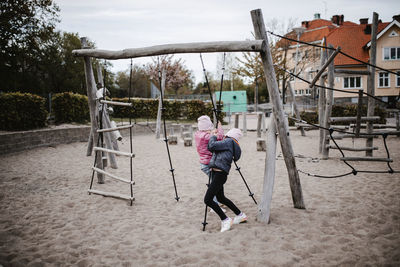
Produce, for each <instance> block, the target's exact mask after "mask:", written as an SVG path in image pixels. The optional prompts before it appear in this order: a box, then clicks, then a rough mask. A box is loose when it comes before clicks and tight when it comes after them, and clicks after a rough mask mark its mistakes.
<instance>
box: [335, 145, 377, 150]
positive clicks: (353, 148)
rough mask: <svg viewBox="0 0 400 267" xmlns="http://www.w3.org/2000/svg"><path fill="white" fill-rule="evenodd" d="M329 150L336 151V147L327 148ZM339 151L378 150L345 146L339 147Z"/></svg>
mask: <svg viewBox="0 0 400 267" xmlns="http://www.w3.org/2000/svg"><path fill="white" fill-rule="evenodd" d="M329 148H330V149H338V148H337V147H336V146H332V145H330V146H329ZM340 149H341V150H345V151H367V150H378V147H376V146H374V147H346V146H341V147H340Z"/></svg>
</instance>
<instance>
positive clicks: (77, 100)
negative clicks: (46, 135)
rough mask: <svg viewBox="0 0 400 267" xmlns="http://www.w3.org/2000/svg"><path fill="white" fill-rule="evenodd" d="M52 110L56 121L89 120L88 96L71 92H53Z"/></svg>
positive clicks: (79, 121) (80, 121)
mask: <svg viewBox="0 0 400 267" xmlns="http://www.w3.org/2000/svg"><path fill="white" fill-rule="evenodd" d="M52 111H53V114H54V120H55V122H56V123H69V122H78V123H85V122H88V121H89V120H90V113H89V106H88V98H87V96H85V95H80V94H76V93H71V92H65V93H60V94H55V95H53V97H52Z"/></svg>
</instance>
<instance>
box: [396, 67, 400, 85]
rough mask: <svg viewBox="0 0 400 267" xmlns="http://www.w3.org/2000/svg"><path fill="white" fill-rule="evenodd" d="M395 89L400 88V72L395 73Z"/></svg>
mask: <svg viewBox="0 0 400 267" xmlns="http://www.w3.org/2000/svg"><path fill="white" fill-rule="evenodd" d="M396 87H400V70H398V71H397V75H396Z"/></svg>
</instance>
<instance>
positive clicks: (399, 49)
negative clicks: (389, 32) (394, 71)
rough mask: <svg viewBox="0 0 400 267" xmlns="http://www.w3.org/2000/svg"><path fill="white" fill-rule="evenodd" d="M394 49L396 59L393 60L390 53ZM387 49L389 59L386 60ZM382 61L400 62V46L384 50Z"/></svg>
mask: <svg viewBox="0 0 400 267" xmlns="http://www.w3.org/2000/svg"><path fill="white" fill-rule="evenodd" d="M392 48H394V49H395V50H394V51H395V52H394V53H395V58H394V59H392V57H391V53H390V51H391V50H392ZM385 49H388V50H389V58H388V59H385ZM382 60H383V61H393V60H400V46H388V47H383V48H382Z"/></svg>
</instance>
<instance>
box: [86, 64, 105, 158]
mask: <svg viewBox="0 0 400 267" xmlns="http://www.w3.org/2000/svg"><path fill="white" fill-rule="evenodd" d="M97 82H98V83H101V85H102V86H104V83H103V74H102V73H101V67H100V65H97ZM96 90H97V86H96ZM92 151H93V133H92V130H91V129H90V133H89V141H88V147H87V151H86V156H91V155H92Z"/></svg>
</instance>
